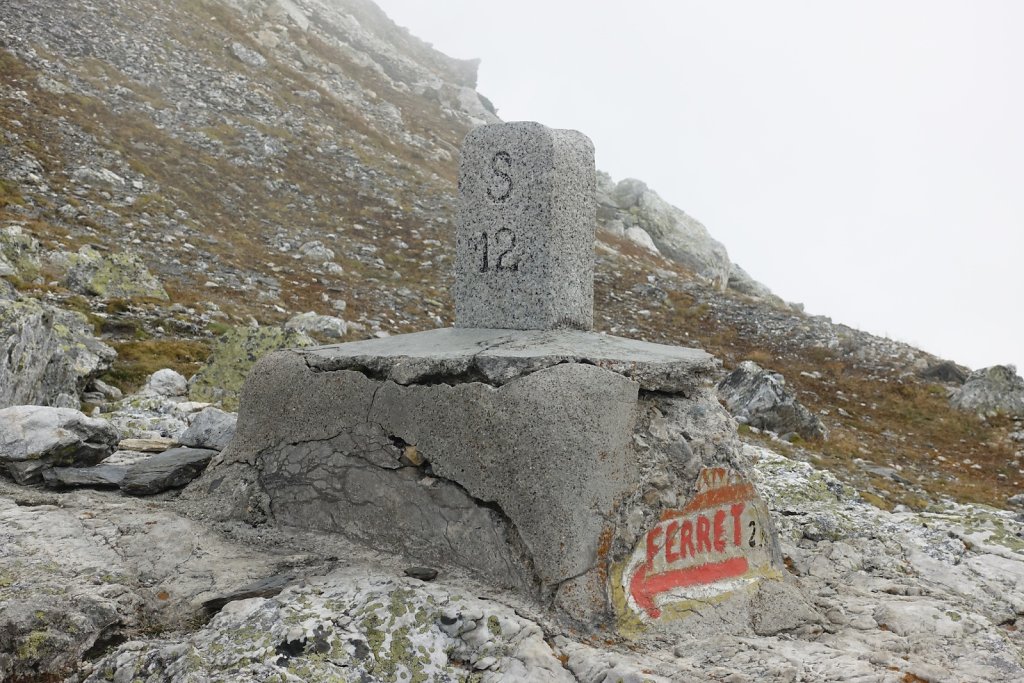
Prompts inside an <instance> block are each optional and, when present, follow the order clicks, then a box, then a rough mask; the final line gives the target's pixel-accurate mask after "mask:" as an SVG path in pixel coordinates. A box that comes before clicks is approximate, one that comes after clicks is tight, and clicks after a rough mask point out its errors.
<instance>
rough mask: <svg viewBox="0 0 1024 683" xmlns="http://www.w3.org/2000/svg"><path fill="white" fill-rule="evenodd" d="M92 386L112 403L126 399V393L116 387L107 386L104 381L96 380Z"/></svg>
mask: <svg viewBox="0 0 1024 683" xmlns="http://www.w3.org/2000/svg"><path fill="white" fill-rule="evenodd" d="M90 386H91V387H92V389H93V390H94V391H96V392H98V393H100V394H102V395H103V396H104V397H105V398H108V399H110V400H111V401H120V400H121V399H122V398H124V393H122V391H121V390H120V389H118V388H117V387H115V386H111V385H109V384H107V383H106V382H104V381H103V380H100V379H94V380H92V382H91V383H90Z"/></svg>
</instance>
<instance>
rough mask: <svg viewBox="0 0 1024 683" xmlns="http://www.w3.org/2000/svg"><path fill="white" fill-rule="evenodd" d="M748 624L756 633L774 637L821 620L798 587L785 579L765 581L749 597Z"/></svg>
mask: <svg viewBox="0 0 1024 683" xmlns="http://www.w3.org/2000/svg"><path fill="white" fill-rule="evenodd" d="M751 617H752V618H751V626H752V627H753V629H754V633H756V634H757V635H759V636H774V635H778V634H779V633H782V632H784V631H792V630H793V629H795V628H798V627H800V626H804V625H806V624H817V623H821V620H822V619H821V615H819V614H818V612H817V611H816V610H815V609H814V606H813V605H811V604H810V603H809V602H808V601H807V598H806V597H805V596H804V594H803V593H802V592H801V591H800V589H799V588H798V587H797V586H796V585H794V584H791V583H787V582H785V581H765V582H762V583H761V585H760V586H759V587H758V591H757V593H756V594H755V595H754V597H753V598H752V599H751Z"/></svg>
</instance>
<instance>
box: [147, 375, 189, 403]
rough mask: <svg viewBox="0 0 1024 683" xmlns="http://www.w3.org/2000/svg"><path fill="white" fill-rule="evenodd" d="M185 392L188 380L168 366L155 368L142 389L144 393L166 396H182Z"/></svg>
mask: <svg viewBox="0 0 1024 683" xmlns="http://www.w3.org/2000/svg"><path fill="white" fill-rule="evenodd" d="M187 392H188V380H186V379H185V378H184V377H183V376H182V375H181V374H180V373H178V372H175V371H174V370H171V369H170V368H164V369H163V370H157V371H156V372H154V373H153V374H152V375H150V376H149V379H148V380H146V386H145V387H143V390H142V393H144V394H150V395H154V396H167V397H175V396H184V395H185V394H186V393H187Z"/></svg>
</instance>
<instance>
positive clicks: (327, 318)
mask: <svg viewBox="0 0 1024 683" xmlns="http://www.w3.org/2000/svg"><path fill="white" fill-rule="evenodd" d="M284 329H286V330H291V331H293V332H299V333H302V334H308V335H310V336H312V337H321V338H325V339H341V338H342V337H344V336H345V334H346V333H348V323H346V322H345V321H344V320H342V319H341V318H336V317H334V316H333V315H319V314H317V313H314V312H313V311H308V312H306V313H299V314H298V315H296V316H294V317H293V318H292V319H291V320H289V321H288V322H286V323H285V324H284Z"/></svg>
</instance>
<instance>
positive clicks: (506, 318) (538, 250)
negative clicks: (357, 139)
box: [455, 122, 597, 330]
mask: <svg viewBox="0 0 1024 683" xmlns="http://www.w3.org/2000/svg"><path fill="white" fill-rule="evenodd" d="M596 183H597V180H596V174H595V170H594V145H593V143H591V142H590V139H589V138H587V136H585V135H583V134H582V133H580V132H577V131H574V130H552V129H550V128H546V127H545V126H542V125H540V124H539V123H531V122H519V123H506V124H494V125H488V126H480V127H479V128H475V129H474V130H473V131H471V132H470V133H469V135H467V136H466V141H465V142H464V143H463V148H462V162H461V165H460V168H459V200H460V201H459V212H458V228H457V231H456V238H455V249H456V256H455V326H456V327H478V328H502V329H513V330H554V329H577V330H589V329H591V328H592V327H593V323H594V230H595V227H596V224H597V204H596V200H595V192H596V189H595V188H596Z"/></svg>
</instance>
